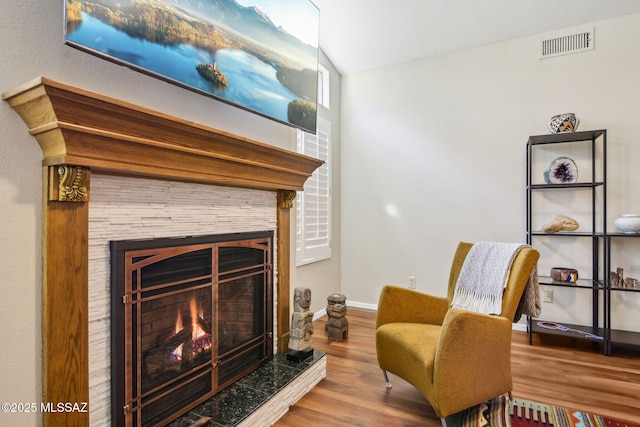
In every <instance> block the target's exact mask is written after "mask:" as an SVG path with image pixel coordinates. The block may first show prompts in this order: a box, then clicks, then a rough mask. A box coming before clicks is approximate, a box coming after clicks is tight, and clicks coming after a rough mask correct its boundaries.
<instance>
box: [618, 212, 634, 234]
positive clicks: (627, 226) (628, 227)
mask: <svg viewBox="0 0 640 427" xmlns="http://www.w3.org/2000/svg"><path fill="white" fill-rule="evenodd" d="M613 223H614V224H615V225H616V227H617V228H618V230H620V231H622V232H623V233H627V234H636V233H640V215H637V214H624V215H621V216H620V217H619V218H616V220H615V221H613Z"/></svg>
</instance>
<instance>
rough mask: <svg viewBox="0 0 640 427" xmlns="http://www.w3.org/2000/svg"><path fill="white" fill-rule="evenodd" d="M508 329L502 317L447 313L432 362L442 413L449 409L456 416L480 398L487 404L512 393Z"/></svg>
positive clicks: (509, 325) (508, 325)
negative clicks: (504, 394) (502, 395)
mask: <svg viewBox="0 0 640 427" xmlns="http://www.w3.org/2000/svg"><path fill="white" fill-rule="evenodd" d="M511 328H512V326H511V320H509V319H507V318H505V317H501V316H490V315H486V314H482V313H476V312H472V311H466V310H461V309H457V308H452V309H450V310H449V311H448V313H447V315H446V317H445V320H444V322H443V324H442V332H441V335H440V342H439V344H438V350H437V351H436V355H435V360H434V385H435V388H436V389H437V390H438V400H439V401H440V406H441V407H440V409H441V411H445V412H448V411H447V409H446V408H445V407H446V406H450V408H451V410H453V411H454V412H457V411H459V410H462V409H464V408H466V407H469V406H473V405H475V404H477V403H478V401H479V400H478V397H479V396H480V398H481V399H482V396H484V398H485V400H488V399H491V398H493V397H495V396H497V395H500V394H502V393H506V392H507V391H510V390H511V388H512V379H511V334H512V329H511ZM465 405H466V406H465ZM458 408H459V409H458ZM449 413H451V412H449Z"/></svg>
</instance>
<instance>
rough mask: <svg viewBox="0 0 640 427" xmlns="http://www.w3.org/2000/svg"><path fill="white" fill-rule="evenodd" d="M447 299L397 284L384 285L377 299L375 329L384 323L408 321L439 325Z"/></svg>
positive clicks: (446, 307)
mask: <svg viewBox="0 0 640 427" xmlns="http://www.w3.org/2000/svg"><path fill="white" fill-rule="evenodd" d="M448 309H449V300H447V299H446V298H444V297H436V296H433V295H428V294H424V293H422V292H418V291H414V290H411V289H406V288H400V287H398V286H385V287H384V288H383V289H382V292H381V293H380V300H379V301H378V314H377V318H376V329H377V328H378V327H379V326H382V325H384V324H385V323H392V322H410V323H428V324H432V325H441V324H442V321H443V320H444V318H445V314H446V313H447V310H448Z"/></svg>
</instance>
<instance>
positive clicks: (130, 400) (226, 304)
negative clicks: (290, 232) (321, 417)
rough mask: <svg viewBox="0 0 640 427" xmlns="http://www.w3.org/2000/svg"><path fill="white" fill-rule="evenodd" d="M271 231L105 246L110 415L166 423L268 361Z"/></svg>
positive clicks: (131, 422) (116, 421)
mask: <svg viewBox="0 0 640 427" xmlns="http://www.w3.org/2000/svg"><path fill="white" fill-rule="evenodd" d="M272 246H273V231H265V232H254V233H239V234H224V235H211V236H199V237H188V238H176V239H174V238H166V239H152V240H128V241H115V242H111V258H112V261H111V264H112V274H111V277H112V279H111V281H112V303H111V308H112V311H111V319H112V321H111V329H112V333H111V346H112V351H111V369H112V408H113V409H112V419H113V425H116V426H133V427H142V426H145V427H146V426H152V425H164V424H167V423H168V422H170V421H171V420H173V419H175V418H176V417H178V416H180V415H182V414H184V413H185V412H187V411H188V410H189V409H191V408H193V407H195V406H196V405H198V404H200V403H202V402H204V401H205V400H207V399H208V398H210V397H211V396H213V395H214V394H215V393H216V392H218V391H219V390H221V389H223V388H224V387H226V386H228V385H230V384H232V383H234V382H235V381H237V380H238V379H240V378H242V377H243V376H244V375H246V374H248V373H249V372H251V371H253V370H254V369H256V368H258V367H259V366H261V365H262V364H263V363H264V362H266V361H267V360H269V359H270V358H271V357H272V356H273V271H272V264H273V255H272V250H271V249H272Z"/></svg>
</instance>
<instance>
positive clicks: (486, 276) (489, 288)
mask: <svg viewBox="0 0 640 427" xmlns="http://www.w3.org/2000/svg"><path fill="white" fill-rule="evenodd" d="M525 246H526V245H523V244H521V243H501V242H476V243H474V244H473V246H472V247H471V249H470V250H469V253H468V254H467V257H466V258H465V260H464V263H463V264H462V268H461V270H460V275H459V276H458V282H457V283H456V288H455V292H454V295H453V301H452V302H451V306H452V307H455V308H462V309H465V310H470V311H476V312H479V313H485V314H498V315H499V314H500V313H501V312H502V293H503V292H504V288H505V287H506V286H507V280H508V279H509V271H510V270H511V264H513V260H514V259H515V258H516V255H518V252H520V249H522V248H523V247H525Z"/></svg>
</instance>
